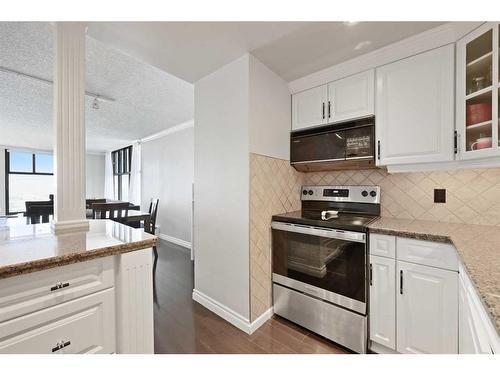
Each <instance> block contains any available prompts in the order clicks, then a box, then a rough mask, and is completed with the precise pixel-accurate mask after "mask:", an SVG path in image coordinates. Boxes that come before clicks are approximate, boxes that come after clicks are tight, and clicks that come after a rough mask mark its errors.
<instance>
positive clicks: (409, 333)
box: [396, 261, 458, 354]
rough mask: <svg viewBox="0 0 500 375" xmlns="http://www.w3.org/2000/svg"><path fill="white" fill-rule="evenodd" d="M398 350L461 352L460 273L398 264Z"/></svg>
mask: <svg viewBox="0 0 500 375" xmlns="http://www.w3.org/2000/svg"><path fill="white" fill-rule="evenodd" d="M396 277H397V294H396V295H397V301H396V304H397V351H398V352H400V353H429V354H456V353H458V273H457V272H454V271H447V270H442V269H439V268H434V267H428V266H421V265H417V264H412V263H407V262H400V261H398V262H397V275H396Z"/></svg>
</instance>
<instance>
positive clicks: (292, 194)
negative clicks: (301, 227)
mask: <svg viewBox="0 0 500 375" xmlns="http://www.w3.org/2000/svg"><path fill="white" fill-rule="evenodd" d="M302 179H303V174H302V173H299V172H297V171H296V170H295V169H294V168H292V167H291V166H290V162H289V161H288V160H282V159H275V158H270V157H267V156H261V155H257V154H250V295H251V299H250V311H251V320H252V321H253V320H255V319H256V318H258V317H259V316H260V315H262V314H263V313H264V312H265V311H266V310H267V309H269V308H270V307H271V306H272V283H271V217H272V216H273V215H275V214H280V213H283V212H289V211H295V210H299V209H300V187H301V186H302V182H303V181H302Z"/></svg>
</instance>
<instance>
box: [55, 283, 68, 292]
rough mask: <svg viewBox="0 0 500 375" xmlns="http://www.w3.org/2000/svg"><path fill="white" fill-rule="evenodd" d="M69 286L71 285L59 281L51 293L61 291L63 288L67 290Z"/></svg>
mask: <svg viewBox="0 0 500 375" xmlns="http://www.w3.org/2000/svg"><path fill="white" fill-rule="evenodd" d="M68 286H69V283H63V282H61V281H59V282H58V283H56V285H54V286H53V287H51V288H50V291H51V292H53V291H54V290H59V289H62V288H66V287H68Z"/></svg>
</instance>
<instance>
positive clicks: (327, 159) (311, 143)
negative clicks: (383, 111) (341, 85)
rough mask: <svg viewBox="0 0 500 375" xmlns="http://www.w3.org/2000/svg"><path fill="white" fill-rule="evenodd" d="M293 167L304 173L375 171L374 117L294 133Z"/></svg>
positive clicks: (291, 147)
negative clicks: (355, 170)
mask: <svg viewBox="0 0 500 375" xmlns="http://www.w3.org/2000/svg"><path fill="white" fill-rule="evenodd" d="M290 164H291V165H292V166H293V167H294V168H295V169H297V170H298V171H301V172H311V171H326V170H335V169H366V168H375V167H376V166H375V117H367V118H363V119H357V120H353V121H346V122H342V123H337V124H330V125H324V126H319V127H314V128H311V129H304V130H296V131H293V132H292V133H291V136H290Z"/></svg>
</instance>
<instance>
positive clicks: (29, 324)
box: [0, 288, 115, 354]
mask: <svg viewBox="0 0 500 375" xmlns="http://www.w3.org/2000/svg"><path fill="white" fill-rule="evenodd" d="M114 316H115V308H114V288H112V289H108V290H105V291H102V292H99V293H95V294H91V295H89V296H85V297H82V298H79V299H76V300H74V301H70V302H66V303H63V304H60V305H57V306H53V307H50V308H48V309H44V310H40V311H37V312H34V313H32V314H28V315H24V316H21V317H19V318H16V319H12V320H9V321H6V322H3V323H0V353H6V354H16V353H18V354H51V353H55V354H58V353H66V354H77V353H112V352H114V351H115V321H114Z"/></svg>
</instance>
